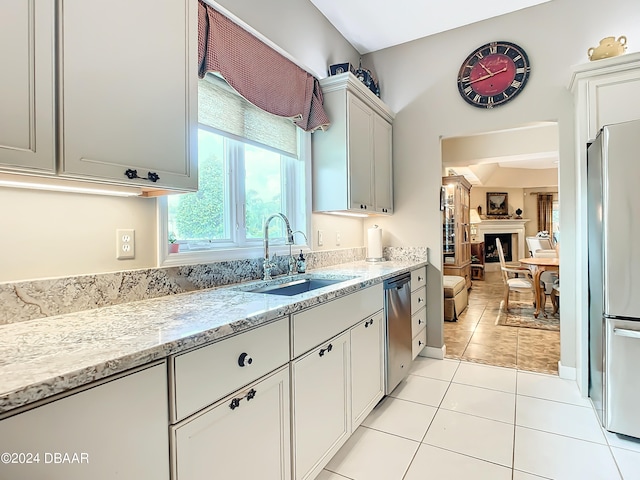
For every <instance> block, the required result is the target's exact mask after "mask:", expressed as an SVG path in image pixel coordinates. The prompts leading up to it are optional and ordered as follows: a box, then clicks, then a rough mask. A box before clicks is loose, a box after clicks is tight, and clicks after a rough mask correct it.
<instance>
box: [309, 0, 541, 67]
mask: <svg viewBox="0 0 640 480" xmlns="http://www.w3.org/2000/svg"><path fill="white" fill-rule="evenodd" d="M310 1H311V3H313V4H314V5H315V6H316V8H317V9H318V10H320V12H322V14H323V15H324V16H325V17H327V18H328V19H329V21H330V22H331V23H332V24H333V26H335V27H336V28H337V29H338V31H339V32H340V33H341V34H342V36H343V37H345V38H346V39H347V40H348V41H349V43H351V45H353V46H354V47H355V49H356V50H358V52H360V54H363V55H364V54H365V53H371V52H375V51H377V50H382V49H383V48H388V47H392V46H394V45H399V44H401V43H405V42H410V41H411V40H416V39H418V38H422V37H427V36H429V35H433V34H435V33H439V32H444V31H446V30H452V29H454V28H457V27H461V26H463V25H469V24H470V23H475V22H479V21H481V20H486V19H488V18H493V17H497V16H499V15H504V14H506V13H511V12H515V11H517V10H521V9H523V8H527V7H532V6H534V5H539V4H541V3H546V2H548V1H550V0H509V1H505V0H483V1H482V2H478V1H477V0H457V1H451V0H395V1H393V2H388V1H387V0H347V1H342V2H337V1H336V0H310Z"/></svg>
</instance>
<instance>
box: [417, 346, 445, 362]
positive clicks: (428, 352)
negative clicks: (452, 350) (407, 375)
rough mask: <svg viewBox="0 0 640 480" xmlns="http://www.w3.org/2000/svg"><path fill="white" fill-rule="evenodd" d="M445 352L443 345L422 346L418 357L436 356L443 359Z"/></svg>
mask: <svg viewBox="0 0 640 480" xmlns="http://www.w3.org/2000/svg"><path fill="white" fill-rule="evenodd" d="M446 354H447V346H446V345H443V346H442V347H440V348H437V347H424V348H423V349H422V351H421V352H420V353H419V354H418V356H420V357H428V358H437V359H438V360H442V359H444V356H445V355H446Z"/></svg>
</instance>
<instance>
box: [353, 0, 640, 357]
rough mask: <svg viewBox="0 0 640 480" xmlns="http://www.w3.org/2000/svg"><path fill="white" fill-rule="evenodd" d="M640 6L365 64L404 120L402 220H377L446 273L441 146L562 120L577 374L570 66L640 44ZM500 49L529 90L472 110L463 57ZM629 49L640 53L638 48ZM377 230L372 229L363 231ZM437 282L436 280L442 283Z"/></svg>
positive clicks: (566, 324) (596, 9)
mask: <svg viewBox="0 0 640 480" xmlns="http://www.w3.org/2000/svg"><path fill="white" fill-rule="evenodd" d="M638 19H640V2H637V1H635V0H616V1H612V2H608V3H607V4H606V6H603V4H602V2H600V1H596V0H554V1H552V2H549V3H545V4H543V5H539V6H536V7H531V8H528V9H525V10H521V11H518V12H515V13H512V14H508V15H503V16H501V17H498V18H494V19H491V20H487V21H483V22H479V23H476V24H473V25H468V26H465V27H461V28H458V29H456V30H453V31H450V32H444V33H441V34H438V35H434V36H432V37H428V38H424V39H421V40H416V41H413V42H410V43H406V44H403V45H400V46H398V47H394V48H389V49H386V50H383V51H380V52H376V53H373V54H370V55H368V56H366V57H365V58H364V60H363V64H364V65H365V66H367V67H369V68H372V69H373V70H374V72H375V73H376V74H377V76H378V78H380V83H381V85H380V88H381V97H382V99H383V100H384V101H385V102H386V103H387V104H389V106H390V107H391V108H392V109H393V110H394V111H396V112H397V115H396V120H395V123H394V137H393V140H394V186H395V212H396V213H395V214H394V216H393V217H391V218H389V219H382V220H376V222H378V223H380V225H381V226H382V228H385V229H387V230H388V231H389V232H391V234H390V235H389V240H390V242H391V244H392V245H395V246H403V245H418V246H427V247H429V248H430V250H431V252H432V253H434V254H433V255H431V261H432V262H433V263H434V265H435V266H436V268H438V267H439V266H440V265H441V262H442V260H441V254H435V252H441V232H440V220H441V214H440V211H439V209H438V201H439V188H440V173H441V152H440V139H441V138H443V137H451V136H457V135H467V134H471V133H478V132H484V131H490V130H503V129H506V128H511V127H514V126H519V125H524V124H527V123H531V122H539V121H557V122H558V128H559V152H560V164H559V171H560V195H561V198H560V206H561V207H560V208H561V212H560V214H561V218H562V220H561V221H562V238H563V246H565V248H563V250H562V256H561V262H562V270H563V286H562V305H563V307H561V308H562V309H563V315H562V326H561V362H562V365H563V366H566V367H575V366H576V339H575V331H576V326H575V322H576V321H580V322H583V321H585V319H576V318H573V317H572V315H571V313H572V311H575V305H576V298H575V296H576V294H575V284H576V283H577V279H575V278H572V276H573V275H575V274H574V272H575V271H576V258H575V255H571V253H572V252H575V249H571V248H566V245H567V244H569V245H571V244H573V243H575V222H576V216H575V211H576V202H577V201H582V199H577V198H576V183H575V179H576V166H575V150H574V149H575V147H574V120H573V117H574V110H573V109H574V107H573V98H572V96H571V94H570V92H569V91H568V90H567V85H568V82H569V78H570V72H571V66H572V65H576V64H580V63H585V62H586V61H587V54H586V52H587V49H588V48H589V47H591V46H595V45H597V44H598V42H599V40H600V39H601V38H603V37H606V36H611V35H616V36H618V35H626V36H627V37H628V38H630V39H634V38H635V39H637V41H638V42H640V22H639V21H638ZM493 40H506V41H511V42H514V43H516V44H518V45H520V46H521V47H523V48H524V49H525V50H526V52H527V53H528V56H529V60H530V62H531V65H532V72H531V77H530V80H529V83H528V84H527V86H526V88H525V90H524V91H523V92H522V93H521V94H520V95H519V96H518V97H516V98H515V99H514V100H513V101H512V102H510V103H508V104H506V105H504V106H501V107H498V108H495V109H493V110H481V109H479V108H474V107H472V106H469V105H468V104H467V103H466V102H465V101H464V100H462V98H460V95H459V93H458V90H457V86H456V76H457V73H458V70H459V68H460V65H461V64H462V62H463V60H464V59H465V58H466V56H467V55H468V54H469V52H471V51H472V50H474V49H475V48H476V47H478V46H480V45H483V44H485V43H488V42H490V41H493ZM630 50H633V51H635V50H638V47H637V46H634V44H633V42H631V46H630ZM369 222H371V223H373V222H372V221H367V222H365V227H366V226H367V224H368V223H369ZM435 281H436V282H437V281H438V280H437V279H435ZM428 301H429V305H428V308H429V312H428V314H429V320H430V321H431V319H432V318H434V317H435V316H437V315H441V311H442V300H441V297H440V296H437V295H431V296H430V297H429V299H428Z"/></svg>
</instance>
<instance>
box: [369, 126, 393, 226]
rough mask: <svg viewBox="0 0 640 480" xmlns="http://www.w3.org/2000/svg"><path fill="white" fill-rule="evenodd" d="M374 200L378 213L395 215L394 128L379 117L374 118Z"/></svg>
mask: <svg viewBox="0 0 640 480" xmlns="http://www.w3.org/2000/svg"><path fill="white" fill-rule="evenodd" d="M373 117H374V118H373V142H374V143H373V164H374V175H373V178H374V182H375V190H374V198H375V202H376V212H378V213H388V214H391V213H393V173H392V156H393V154H392V127H391V124H390V123H389V122H387V121H386V120H385V119H383V118H382V117H380V116H379V115H374V116H373Z"/></svg>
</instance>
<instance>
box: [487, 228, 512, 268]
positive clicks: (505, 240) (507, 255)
mask: <svg viewBox="0 0 640 480" xmlns="http://www.w3.org/2000/svg"><path fill="white" fill-rule="evenodd" d="M496 238H499V239H500V243H501V244H502V251H503V253H504V259H505V261H506V262H511V261H512V260H513V254H512V253H511V252H513V248H512V244H511V234H510V233H485V234H484V261H485V263H497V262H499V261H500V256H499V255H498V247H496Z"/></svg>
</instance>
